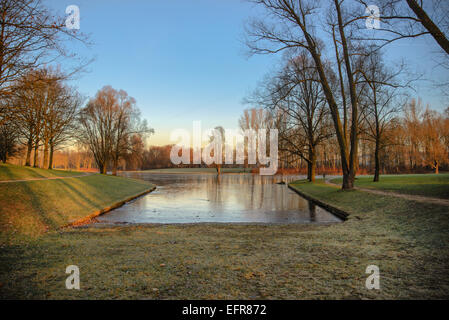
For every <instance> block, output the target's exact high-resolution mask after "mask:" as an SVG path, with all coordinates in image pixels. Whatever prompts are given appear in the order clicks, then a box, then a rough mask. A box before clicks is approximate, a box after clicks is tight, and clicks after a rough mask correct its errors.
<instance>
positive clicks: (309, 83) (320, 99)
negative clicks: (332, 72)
mask: <svg viewBox="0 0 449 320" xmlns="http://www.w3.org/2000/svg"><path fill="white" fill-rule="evenodd" d="M268 95H269V97H270V98H269V101H271V105H270V102H268V107H269V108H271V109H272V112H273V113H274V114H276V115H277V118H278V119H279V120H280V121H281V123H282V125H280V126H279V127H278V130H279V137H280V139H281V140H282V141H281V144H280V149H281V151H285V152H287V153H290V154H295V155H297V156H299V157H301V158H302V159H304V160H305V161H306V162H307V168H308V170H307V179H308V180H309V181H312V182H313V181H315V171H316V160H317V150H316V149H317V146H318V145H319V144H321V143H322V142H323V141H324V140H326V139H328V138H330V137H331V136H332V132H331V130H329V129H330V126H329V124H330V122H329V120H330V118H329V109H328V107H327V105H326V97H325V96H324V94H323V90H322V86H321V84H320V81H319V76H318V73H317V71H316V68H315V64H314V62H313V61H312V60H311V59H310V58H309V57H308V55H307V53H306V52H305V51H302V52H301V53H300V54H299V55H297V56H295V57H294V58H288V60H287V64H286V66H285V67H284V68H283V70H282V71H281V73H280V74H279V75H278V76H276V77H275V79H274V81H273V83H272V85H271V86H270V87H269V88H268Z"/></svg>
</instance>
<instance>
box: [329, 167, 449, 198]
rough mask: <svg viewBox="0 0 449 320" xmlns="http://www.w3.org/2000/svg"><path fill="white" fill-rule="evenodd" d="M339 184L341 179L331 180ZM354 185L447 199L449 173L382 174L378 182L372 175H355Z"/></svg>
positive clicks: (448, 196) (448, 194) (448, 193)
mask: <svg viewBox="0 0 449 320" xmlns="http://www.w3.org/2000/svg"><path fill="white" fill-rule="evenodd" d="M331 181H332V182H334V183H338V184H341V183H342V179H341V178H339V179H333V180H331ZM355 185H356V186H357V187H360V188H367V189H378V190H382V191H391V192H397V193H402V194H410V195H418V196H425V197H434V198H441V199H449V174H448V173H445V174H438V175H436V174H404V175H383V176H381V177H380V181H379V182H373V177H372V176H367V177H357V180H356V181H355Z"/></svg>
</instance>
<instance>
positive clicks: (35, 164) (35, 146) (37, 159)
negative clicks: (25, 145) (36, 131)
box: [33, 141, 39, 168]
mask: <svg viewBox="0 0 449 320" xmlns="http://www.w3.org/2000/svg"><path fill="white" fill-rule="evenodd" d="M38 156H39V141H36V144H35V145H34V157H33V167H35V168H38V167H39V163H38V161H39V157H38Z"/></svg>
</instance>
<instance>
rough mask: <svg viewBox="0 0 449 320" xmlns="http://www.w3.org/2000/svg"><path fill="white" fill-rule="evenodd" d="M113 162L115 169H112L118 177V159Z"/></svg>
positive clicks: (113, 173)
mask: <svg viewBox="0 0 449 320" xmlns="http://www.w3.org/2000/svg"><path fill="white" fill-rule="evenodd" d="M113 162H114V163H113V167H112V175H113V176H116V175H117V167H118V159H117V158H115V159H114V161H113ZM105 167H106V166H105ZM105 174H106V172H105Z"/></svg>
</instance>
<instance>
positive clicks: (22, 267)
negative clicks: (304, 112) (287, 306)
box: [0, 182, 449, 299]
mask: <svg viewBox="0 0 449 320" xmlns="http://www.w3.org/2000/svg"><path fill="white" fill-rule="evenodd" d="M293 186H294V187H295V188H297V189H299V190H301V191H302V192H304V193H307V194H308V195H310V196H313V197H316V198H319V199H320V200H322V201H325V202H328V203H330V204H332V205H334V206H337V207H339V208H340V209H343V210H346V211H347V212H348V213H350V216H349V219H348V220H347V221H346V222H344V223H339V224H333V225H326V226H316V225H315V226H313V225H239V224H192V225H133V226H101V225H94V226H91V227H89V228H85V227H83V228H70V229H67V230H64V231H59V232H50V233H47V234H46V235H44V236H42V237H39V238H37V239H32V240H29V241H26V242H23V243H13V244H9V245H4V246H3V247H2V248H1V250H0V283H1V286H0V298H19V299H26V298H40V299H101V298H105V299H331V298H335V299H362V298H368V299H380V298H384V299H399V298H403V299H410V298H412V299H416V298H423V299H432V298H446V299H447V298H449V241H447V240H448V230H449V215H448V210H447V207H443V206H437V205H428V204H424V203H418V202H413V201H409V200H405V199H397V198H392V197H388V196H379V195H374V194H369V193H365V192H362V191H351V192H342V191H339V190H338V188H334V187H332V186H327V185H324V184H323V183H322V182H317V183H315V184H311V183H306V182H297V183H294V184H293ZM72 264H74V265H77V266H78V267H79V268H80V279H81V282H80V283H81V290H67V289H66V288H65V279H66V277H67V276H68V275H67V274H65V269H66V267H67V266H68V265H72ZM372 264H374V265H377V266H379V268H380V287H381V288H380V290H367V289H366V287H365V281H366V278H367V276H368V275H367V274H366V273H365V271H366V267H367V266H368V265H372Z"/></svg>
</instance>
